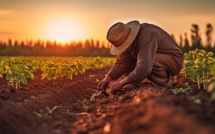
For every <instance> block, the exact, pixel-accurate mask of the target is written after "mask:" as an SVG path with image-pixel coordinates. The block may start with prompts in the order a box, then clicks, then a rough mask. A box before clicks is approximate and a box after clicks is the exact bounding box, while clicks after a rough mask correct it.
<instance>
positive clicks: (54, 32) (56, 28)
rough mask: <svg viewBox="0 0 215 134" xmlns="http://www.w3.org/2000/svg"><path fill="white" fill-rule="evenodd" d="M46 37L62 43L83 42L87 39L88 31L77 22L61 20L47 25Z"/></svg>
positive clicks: (45, 29)
mask: <svg viewBox="0 0 215 134" xmlns="http://www.w3.org/2000/svg"><path fill="white" fill-rule="evenodd" d="M44 37H45V39H48V40H51V41H54V40H56V41H57V42H61V43H66V42H70V41H71V40H83V39H85V38H86V29H85V28H84V26H83V25H82V24H81V23H80V22H78V21H76V20H72V19H65V18H59V19H57V20H53V21H51V22H50V23H48V24H47V25H46V27H45V28H44Z"/></svg>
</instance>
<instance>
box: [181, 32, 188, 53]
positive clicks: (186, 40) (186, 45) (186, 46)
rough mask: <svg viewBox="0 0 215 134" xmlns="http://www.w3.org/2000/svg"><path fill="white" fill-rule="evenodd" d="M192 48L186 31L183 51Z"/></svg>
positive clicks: (185, 51)
mask: <svg viewBox="0 0 215 134" xmlns="http://www.w3.org/2000/svg"><path fill="white" fill-rule="evenodd" d="M189 49H190V45H189V40H188V38H187V33H184V47H183V49H182V51H183V52H184V53H187V52H188V51H189Z"/></svg>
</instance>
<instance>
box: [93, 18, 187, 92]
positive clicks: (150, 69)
mask: <svg viewBox="0 0 215 134" xmlns="http://www.w3.org/2000/svg"><path fill="white" fill-rule="evenodd" d="M107 40H108V41H109V42H110V43H111V48H110V53H111V54H112V55H117V59H116V63H115V64H114V65H113V66H112V68H111V69H110V71H109V73H108V75H107V76H106V77H105V78H104V79H103V80H102V81H100V82H99V84H98V86H97V89H98V90H104V89H106V88H107V87H108V85H109V83H110V82H111V81H116V80H117V79H118V78H120V77H121V76H123V75H125V76H126V77H124V78H123V79H121V80H120V81H116V82H113V83H112V84H111V85H110V92H111V93H115V92H117V91H119V90H120V89H122V87H123V86H125V85H126V86H127V87H130V88H131V89H132V88H137V87H138V85H139V83H140V82H141V81H142V80H144V79H145V78H147V79H149V80H151V81H152V82H154V83H156V84H157V85H160V86H164V87H167V88H170V87H171V86H172V81H171V79H170V76H174V75H176V74H178V73H179V72H180V71H181V69H182V67H183V61H184V59H183V54H182V51H181V49H180V47H179V46H178V45H177V43H176V42H175V40H174V39H173V38H172V37H171V36H170V35H169V34H168V33H167V32H166V31H164V30H163V29H161V28H160V27H158V26H156V25H153V24H148V23H142V24H140V23H139V22H138V21H131V22H129V23H127V24H124V23H121V22H118V23H116V24H114V25H112V26H111V27H110V28H109V30H108V33H107Z"/></svg>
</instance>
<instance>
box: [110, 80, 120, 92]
mask: <svg viewBox="0 0 215 134" xmlns="http://www.w3.org/2000/svg"><path fill="white" fill-rule="evenodd" d="M122 86H123V85H122V83H121V82H114V83H112V84H111V87H110V93H112V94H114V93H115V92H116V91H118V90H120V89H121V88H122Z"/></svg>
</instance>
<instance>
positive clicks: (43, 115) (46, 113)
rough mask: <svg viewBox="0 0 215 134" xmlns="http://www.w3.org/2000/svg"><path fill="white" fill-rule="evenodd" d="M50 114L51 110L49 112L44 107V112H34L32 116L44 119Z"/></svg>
mask: <svg viewBox="0 0 215 134" xmlns="http://www.w3.org/2000/svg"><path fill="white" fill-rule="evenodd" d="M52 113H53V110H51V109H50V108H49V107H46V111H43V110H42V109H40V110H39V112H34V114H35V115H36V116H37V117H39V118H42V117H46V116H48V115H50V114H52Z"/></svg>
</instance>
